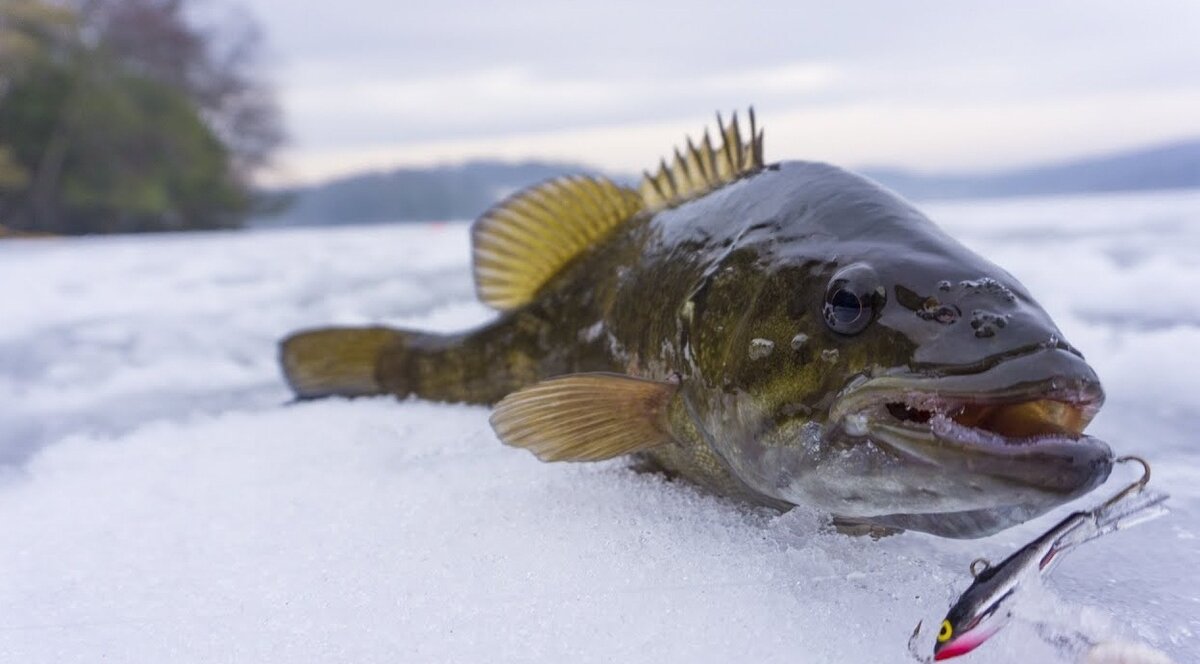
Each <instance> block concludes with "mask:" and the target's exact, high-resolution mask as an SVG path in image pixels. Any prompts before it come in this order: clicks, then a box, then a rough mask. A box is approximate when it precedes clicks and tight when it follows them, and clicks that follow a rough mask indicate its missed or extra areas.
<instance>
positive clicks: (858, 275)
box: [822, 265, 884, 335]
mask: <svg viewBox="0 0 1200 664" xmlns="http://www.w3.org/2000/svg"><path fill="white" fill-rule="evenodd" d="M883 293H884V290H883V288H881V287H880V285H879V278H878V277H876V276H875V271H874V270H872V269H871V268H869V267H867V266H865V265H851V266H849V267H847V268H845V269H843V270H841V271H839V272H838V273H837V274H835V275H834V276H833V279H832V280H831V281H830V282H829V288H828V289H827V290H826V291H825V306H824V307H823V309H822V313H823V314H824V317H825V324H826V325H828V326H829V329H831V330H833V331H834V332H837V333H838V334H845V335H851V334H858V333H859V332H862V331H863V330H865V329H867V326H868V325H870V324H871V321H872V320H873V319H874V318H875V308H876V305H877V304H878V303H879V302H881V300H882V299H883V297H884V295H883Z"/></svg>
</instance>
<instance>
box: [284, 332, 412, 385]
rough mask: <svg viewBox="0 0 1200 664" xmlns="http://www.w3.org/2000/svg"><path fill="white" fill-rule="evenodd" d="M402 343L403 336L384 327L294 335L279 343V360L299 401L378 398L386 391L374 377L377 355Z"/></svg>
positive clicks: (375, 376) (298, 333)
mask: <svg viewBox="0 0 1200 664" xmlns="http://www.w3.org/2000/svg"><path fill="white" fill-rule="evenodd" d="M403 339H404V334H403V333H401V332H399V331H397V330H390V329H388V328H385V327H363V328H322V329H319V330H309V331H306V332H297V333H296V334H293V335H291V336H290V337H288V338H286V339H284V340H283V342H282V343H280V345H279V360H280V364H282V365H283V373H284V375H285V376H286V377H287V381H288V384H289V385H290V386H291V387H292V391H293V392H295V393H296V396H297V397H299V398H301V399H314V398H318V397H326V396H332V395H341V396H367V395H371V394H382V393H384V392H385V391H386V390H385V389H384V388H383V387H382V386H381V385H380V384H379V380H378V378H377V375H376V368H377V366H378V361H379V357H380V354H381V353H382V352H383V350H384V349H385V348H387V347H388V346H390V345H392V344H397V343H403Z"/></svg>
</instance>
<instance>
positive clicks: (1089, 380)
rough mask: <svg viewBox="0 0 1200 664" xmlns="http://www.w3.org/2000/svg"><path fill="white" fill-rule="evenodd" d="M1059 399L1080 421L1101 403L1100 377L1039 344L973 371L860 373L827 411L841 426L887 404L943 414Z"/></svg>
mask: <svg viewBox="0 0 1200 664" xmlns="http://www.w3.org/2000/svg"><path fill="white" fill-rule="evenodd" d="M1035 399H1045V400H1052V401H1061V402H1064V403H1067V404H1070V405H1071V406H1074V407H1075V408H1078V409H1080V411H1081V413H1082V414H1083V416H1084V418H1085V421H1088V420H1090V419H1091V417H1092V416H1094V415H1095V414H1096V413H1097V412H1099V410H1100V407H1101V406H1102V405H1103V404H1104V390H1103V388H1102V387H1101V386H1100V381H1099V379H1098V378H1097V377H1096V375H1095V373H1093V372H1092V370H1091V368H1090V367H1088V366H1087V364H1086V363H1084V362H1083V360H1081V359H1080V358H1079V357H1078V356H1076V355H1074V354H1068V353H1066V352H1065V351H1062V350H1057V349H1041V350H1036V351H1033V352H1030V353H1028V354H1025V355H1021V356H1018V357H1016V358H1014V359H1011V360H1007V361H1005V362H1003V363H1000V364H998V365H996V366H994V367H992V368H990V369H988V370H986V371H981V372H977V373H973V374H954V373H950V372H946V373H943V374H937V373H932V374H912V373H909V372H907V371H906V370H904V369H900V370H895V371H892V372H888V373H885V374H883V375H880V376H876V377H872V378H866V377H860V378H859V379H858V380H856V381H854V382H852V383H851V384H850V385H849V386H848V387H847V388H846V389H844V390H842V392H841V393H840V394H839V395H838V398H837V401H836V402H835V403H834V405H833V407H832V408H831V409H830V412H829V421H830V423H831V424H840V425H842V426H843V427H844V426H845V425H846V424H847V420H848V419H849V418H851V417H853V416H858V415H864V414H865V415H871V414H873V413H872V411H877V410H879V409H881V408H882V407H884V406H886V404H889V403H897V402H899V403H903V404H904V405H906V406H909V407H912V408H918V409H921V410H929V411H933V412H935V413H948V412H951V411H953V410H954V409H955V408H957V407H960V406H964V405H994V404H1015V403H1022V402H1027V401H1031V400H1035Z"/></svg>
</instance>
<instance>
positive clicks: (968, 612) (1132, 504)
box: [909, 456, 1167, 661]
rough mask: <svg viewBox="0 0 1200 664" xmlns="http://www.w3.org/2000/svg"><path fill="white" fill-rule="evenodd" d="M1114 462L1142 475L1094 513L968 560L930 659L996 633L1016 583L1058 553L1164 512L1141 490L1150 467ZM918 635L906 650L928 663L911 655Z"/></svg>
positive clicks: (1045, 567)
mask: <svg viewBox="0 0 1200 664" xmlns="http://www.w3.org/2000/svg"><path fill="white" fill-rule="evenodd" d="M1116 461H1117V462H1118V463H1120V462H1125V461H1134V462H1137V463H1139V464H1141V466H1142V469H1143V473H1142V477H1141V478H1140V479H1139V480H1138V481H1136V482H1134V483H1133V484H1131V485H1129V486H1128V487H1126V488H1125V489H1124V490H1122V491H1121V492H1120V493H1118V494H1117V495H1115V496H1113V497H1112V498H1110V499H1108V500H1107V501H1105V502H1104V503H1102V504H1101V505H1099V506H1098V507H1096V508H1095V509H1092V510H1088V511H1083V512H1075V513H1073V514H1071V515H1069V516H1067V517H1066V518H1065V519H1063V520H1062V521H1060V522H1058V524H1056V525H1055V526H1054V527H1053V528H1051V529H1050V530H1048V531H1046V532H1045V533H1044V534H1043V535H1041V536H1040V537H1038V538H1037V539H1035V540H1033V541H1032V542H1030V543H1028V544H1026V545H1025V546H1023V547H1021V548H1020V549H1019V550H1017V551H1016V552H1015V553H1013V554H1012V555H1010V556H1009V557H1008V558H1005V559H1004V561H1003V562H1001V563H999V564H997V565H992V564H991V563H989V562H988V561H987V560H985V559H983V558H977V559H975V560H974V561H972V563H971V574H972V576H974V577H975V581H974V582H973V583H972V584H971V586H970V587H969V588H967V590H966V592H964V593H963V594H962V595H961V596H959V598H958V601H956V602H955V603H954V605H953V606H951V607H950V610H949V612H948V613H947V614H946V617H945V619H944V620H942V623H941V626H940V627H939V629H938V634H937V642H936V643H935V644H934V646H933V659H934V660H935V661H942V660H946V659H950V658H952V657H957V656H959V655H965V654H966V653H968V652H971V651H972V650H974V649H975V648H978V647H979V646H980V645H981V644H982V643H983V642H985V641H987V640H988V639H989V638H991V637H992V636H993V635H994V634H996V632H998V631H1000V629H1002V628H1003V627H1004V626H1005V625H1006V624H1007V623H1008V621H1009V620H1010V619H1011V618H1012V615H1013V610H1012V609H1013V604H1014V601H1013V600H1014V598H1016V597H1018V596H1019V595H1020V590H1021V587H1022V585H1023V584H1025V583H1026V582H1028V581H1029V580H1030V579H1033V578H1044V577H1045V576H1046V575H1048V574H1049V573H1050V570H1052V569H1053V568H1054V567H1055V566H1056V565H1057V564H1058V562H1059V561H1060V560H1061V559H1062V554H1063V553H1065V552H1067V551H1070V550H1071V549H1074V548H1075V547H1077V546H1079V545H1080V544H1083V543H1085V542H1090V541H1092V540H1094V539H1096V538H1098V537H1101V536H1102V535H1107V534H1108V533H1111V532H1115V531H1117V530H1122V529H1125V528H1129V527H1131V526H1134V525H1137V524H1139V523H1144V522H1145V521H1148V520H1150V519H1153V518H1155V517H1158V516H1162V515H1163V514H1166V507H1164V506H1163V504H1162V503H1163V501H1165V500H1166V499H1167V495H1166V494H1163V493H1146V492H1144V491H1143V489H1145V487H1146V484H1147V483H1149V481H1150V464H1149V463H1147V462H1146V460H1145V459H1142V458H1140V457H1136V456H1125V457H1120V458H1119V459H1117V460H1116ZM920 632H921V623H917V628H916V629H915V630H913V634H912V638H910V639H909V650H910V652H911V653H912V654H913V655H914V656H916V657H917V658H918V659H924V660H926V661H928V658H927V657H924V656H922V655H920V654H919V653H918V652H917V649H918V647H919V645H918V638H919V634H920Z"/></svg>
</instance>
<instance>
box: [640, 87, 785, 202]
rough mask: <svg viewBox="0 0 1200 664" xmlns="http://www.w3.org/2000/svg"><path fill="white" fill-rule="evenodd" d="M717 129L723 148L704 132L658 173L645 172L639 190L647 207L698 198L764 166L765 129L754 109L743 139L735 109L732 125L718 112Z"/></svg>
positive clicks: (661, 167) (663, 162)
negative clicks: (701, 139)
mask: <svg viewBox="0 0 1200 664" xmlns="http://www.w3.org/2000/svg"><path fill="white" fill-rule="evenodd" d="M717 129H718V131H720V132H721V147H719V148H715V149H714V148H713V145H712V141H711V140H710V139H709V137H708V132H707V131H705V132H704V140H703V141H701V142H700V143H699V144H698V145H697V144H694V143H693V142H692V140H691V139H690V138H689V139H688V141H687V149H686V150H684V151H683V152H680V151H679V150H678V149H677V150H675V158H674V160H673V161H672V162H671V164H670V165H669V166H668V165H667V162H666V161H665V160H663V161H661V162H659V166H658V172H656V173H655V174H654V175H651V174H650V173H649V172H647V173H646V174H645V176H644V177H643V178H642V184H641V186H640V187H639V188H638V191H639V193H641V195H642V200H644V201H645V202H646V209H648V210H661V209H663V208H668V207H673V206H675V205H679V204H680V203H684V202H686V201H690V200H692V199H695V198H699V197H700V196H703V195H704V194H707V193H708V192H710V191H712V190H714V189H716V188H718V187H720V186H722V185H725V184H728V183H730V182H733V181H734V180H737V179H739V178H742V177H744V176H746V175H749V174H750V173H754V172H756V171H758V170H759V169H761V168H762V167H763V147H762V144H763V132H762V131H761V130H759V129H758V126H757V125H756V123H755V120H754V108H751V109H750V136H749V138H747V139H743V138H742V131H741V127H740V126H739V125H738V119H737V113H736V112H735V113H734V114H733V117H732V118H731V119H730V120H729V124H725V123H724V121H723V120H721V114H720V113H718V114H717Z"/></svg>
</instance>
